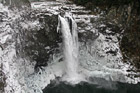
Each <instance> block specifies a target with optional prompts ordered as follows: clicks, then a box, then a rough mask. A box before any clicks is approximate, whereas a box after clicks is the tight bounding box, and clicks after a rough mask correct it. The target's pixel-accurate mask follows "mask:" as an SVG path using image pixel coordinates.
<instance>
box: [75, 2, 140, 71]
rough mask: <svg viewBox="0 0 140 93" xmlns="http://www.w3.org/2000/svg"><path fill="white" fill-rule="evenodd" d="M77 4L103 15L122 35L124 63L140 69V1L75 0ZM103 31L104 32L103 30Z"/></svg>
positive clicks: (108, 23) (107, 22) (121, 45)
mask: <svg viewBox="0 0 140 93" xmlns="http://www.w3.org/2000/svg"><path fill="white" fill-rule="evenodd" d="M74 2H75V3H76V4H80V5H83V6H85V7H86V8H87V9H90V10H92V14H101V15H102V16H103V20H101V21H104V22H105V23H106V24H107V25H108V26H111V25H110V23H111V24H113V25H115V26H116V27H118V28H119V29H116V28H114V29H113V30H112V31H114V32H115V33H118V34H120V41H119V43H120V48H121V51H122V54H123V59H124V62H128V61H129V62H130V63H131V64H132V65H134V66H135V67H136V68H138V69H140V42H139V41H140V26H139V25H140V0H74ZM102 31H103V30H102Z"/></svg>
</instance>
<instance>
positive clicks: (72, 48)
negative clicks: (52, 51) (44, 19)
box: [58, 13, 79, 82]
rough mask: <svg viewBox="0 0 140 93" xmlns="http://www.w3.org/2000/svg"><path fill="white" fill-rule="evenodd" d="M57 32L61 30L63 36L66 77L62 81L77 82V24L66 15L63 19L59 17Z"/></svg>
mask: <svg viewBox="0 0 140 93" xmlns="http://www.w3.org/2000/svg"><path fill="white" fill-rule="evenodd" d="M58 28H59V29H58V30H61V32H62V36H63V44H64V45H63V51H64V52H63V53H64V59H65V60H64V62H66V75H65V76H64V77H63V80H67V81H70V82H77V81H78V72H77V69H78V54H79V53H78V52H79V45H78V34H77V24H76V23H75V21H74V20H73V18H72V17H71V16H70V15H69V14H68V13H66V14H65V17H61V16H60V15H59V24H58Z"/></svg>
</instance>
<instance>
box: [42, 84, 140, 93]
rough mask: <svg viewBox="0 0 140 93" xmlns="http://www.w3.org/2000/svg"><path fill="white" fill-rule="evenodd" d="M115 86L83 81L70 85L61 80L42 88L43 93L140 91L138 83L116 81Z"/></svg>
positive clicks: (132, 92) (126, 92)
mask: <svg viewBox="0 0 140 93" xmlns="http://www.w3.org/2000/svg"><path fill="white" fill-rule="evenodd" d="M116 87H117V88H116V89H107V88H103V87H101V86H99V85H93V84H89V83H84V82H83V83H81V84H77V85H75V86H71V85H67V84H65V83H63V82H62V83H60V84H58V85H55V84H50V85H48V86H47V87H46V88H45V89H44V90H43V93H139V91H140V84H137V85H133V84H124V83H120V82H117V84H116Z"/></svg>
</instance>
